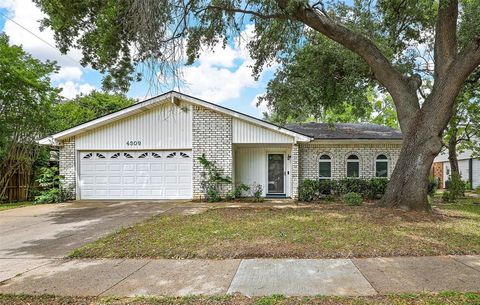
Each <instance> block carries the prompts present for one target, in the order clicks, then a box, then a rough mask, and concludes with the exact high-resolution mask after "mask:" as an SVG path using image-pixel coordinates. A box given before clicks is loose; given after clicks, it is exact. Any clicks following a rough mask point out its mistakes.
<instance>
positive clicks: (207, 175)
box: [198, 154, 232, 202]
mask: <svg viewBox="0 0 480 305" xmlns="http://www.w3.org/2000/svg"><path fill="white" fill-rule="evenodd" d="M198 162H200V164H201V165H202V167H203V169H204V171H203V172H202V173H201V175H202V182H201V186H202V189H203V192H204V194H205V199H206V200H207V201H208V202H217V201H221V200H222V198H221V197H220V188H221V186H222V185H225V184H231V183H232V180H231V179H230V177H227V176H224V175H223V171H222V170H221V169H220V168H218V166H217V164H216V163H215V162H213V161H210V160H208V159H207V157H206V156H205V154H202V155H201V156H200V157H198Z"/></svg>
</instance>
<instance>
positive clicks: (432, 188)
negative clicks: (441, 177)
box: [428, 176, 439, 196]
mask: <svg viewBox="0 0 480 305" xmlns="http://www.w3.org/2000/svg"><path fill="white" fill-rule="evenodd" d="M438 183H439V182H438V178H437V177H434V176H430V177H429V178H428V195H430V196H433V195H435V192H436V191H437V189H438Z"/></svg>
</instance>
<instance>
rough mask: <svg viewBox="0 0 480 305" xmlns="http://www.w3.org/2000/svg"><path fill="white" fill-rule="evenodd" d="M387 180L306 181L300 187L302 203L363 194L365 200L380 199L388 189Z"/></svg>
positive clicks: (299, 192)
mask: <svg viewBox="0 0 480 305" xmlns="http://www.w3.org/2000/svg"><path fill="white" fill-rule="evenodd" d="M388 182H389V180H388V179H387V178H372V179H357V178H344V179H341V180H311V179H305V180H303V181H302V183H301V184H300V186H299V189H298V199H299V200H300V201H305V202H309V201H318V200H327V201H328V200H330V199H331V198H332V196H337V197H338V196H343V195H345V194H348V193H352V192H353V193H357V194H361V195H362V197H363V198H367V199H380V198H381V197H382V196H383V194H385V191H386V189H387V185H388Z"/></svg>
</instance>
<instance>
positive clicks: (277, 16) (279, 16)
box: [205, 5, 288, 19]
mask: <svg viewBox="0 0 480 305" xmlns="http://www.w3.org/2000/svg"><path fill="white" fill-rule="evenodd" d="M205 9H216V10H222V11H227V12H232V13H242V14H248V15H253V16H255V17H259V18H263V19H288V16H287V15H285V14H281V13H277V14H268V15H265V14H262V13H259V12H257V11H252V10H247V9H241V8H237V7H226V6H225V7H223V6H217V5H208V6H206V7H205Z"/></svg>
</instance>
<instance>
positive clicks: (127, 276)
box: [97, 259, 152, 297]
mask: <svg viewBox="0 0 480 305" xmlns="http://www.w3.org/2000/svg"><path fill="white" fill-rule="evenodd" d="M125 261H127V260H126V259H125V260H123V261H122V262H121V263H120V265H121V264H123V263H124V262H125ZM151 262H152V261H151V260H148V261H147V262H146V263H145V264H143V265H141V266H140V267H139V268H137V269H136V270H134V271H132V272H130V273H129V274H127V275H126V276H125V277H124V278H123V279H121V280H120V281H118V282H117V283H115V284H113V285H112V286H111V287H108V288H107V289H105V290H104V291H102V292H100V293H99V294H98V295H97V297H98V296H101V295H102V294H104V293H105V292H107V291H109V290H110V289H112V288H113V287H115V286H117V285H118V284H120V283H121V282H123V281H125V280H126V279H127V278H129V277H130V276H132V275H133V274H135V273H137V272H138V271H140V269H142V268H143V267H145V266H146V265H148V264H150V263H151Z"/></svg>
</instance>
